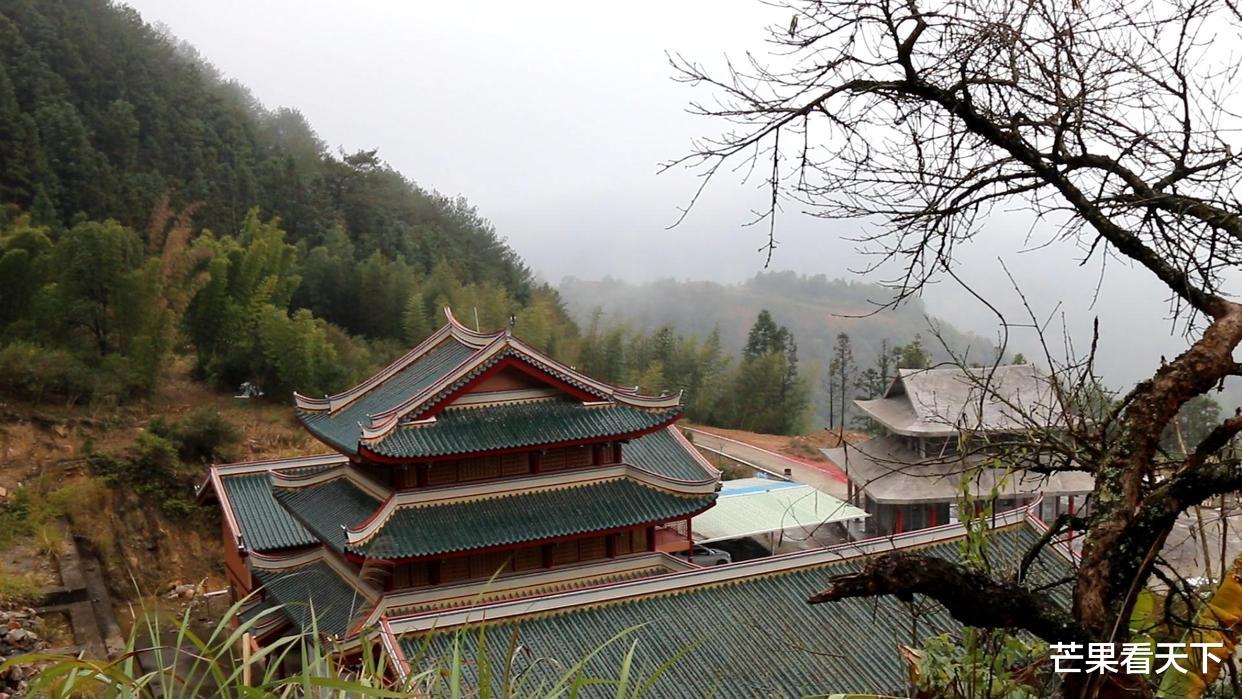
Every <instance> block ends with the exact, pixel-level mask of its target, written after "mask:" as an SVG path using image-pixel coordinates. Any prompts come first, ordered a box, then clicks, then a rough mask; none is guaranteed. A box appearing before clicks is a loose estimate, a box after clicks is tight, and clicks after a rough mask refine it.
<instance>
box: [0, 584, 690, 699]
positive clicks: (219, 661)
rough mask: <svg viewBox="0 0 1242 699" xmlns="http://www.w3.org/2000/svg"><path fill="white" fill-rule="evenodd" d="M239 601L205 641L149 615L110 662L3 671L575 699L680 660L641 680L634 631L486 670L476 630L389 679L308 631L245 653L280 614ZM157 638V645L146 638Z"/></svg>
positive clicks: (61, 690) (42, 658) (213, 685)
mask: <svg viewBox="0 0 1242 699" xmlns="http://www.w3.org/2000/svg"><path fill="white" fill-rule="evenodd" d="M244 604H245V600H242V601H239V602H237V603H235V604H234V605H233V606H232V607H230V608H229V609H228V611H227V612H226V613H225V614H224V616H223V618H222V619H221V621H220V622H219V623H217V624H216V626H215V627H213V628H211V629H210V630H208V631H207V632H205V634H202V635H200V634H199V633H195V631H194V630H193V629H192V626H191V622H190V616H191V615H190V611H189V610H187V611H186V614H185V615H184V616H183V617H182V618H181V619H180V620H179V622H178V624H177V625H176V626H175V627H174V628H172V629H166V630H163V631H161V628H160V625H159V622H158V620H157V619H156V617H154V616H153V615H148V616H146V617H145V622H144V623H143V624H138V625H135V628H134V631H133V633H132V634H131V636H130V638H129V642H128V644H127V647H126V649H125V651H124V652H123V653H122V654H121V655H120V656H119V657H118V658H117V659H115V660H94V659H88V658H78V657H76V656H71V655H56V654H48V653H35V654H30V655H25V656H18V657H14V658H10V659H8V660H7V661H5V662H4V663H0V673H3V672H4V671H5V669H7V668H8V667H10V666H14V665H33V664H38V665H39V666H40V670H39V672H38V673H36V674H35V676H34V678H33V680H32V682H31V685H30V694H31V696H35V697H65V696H94V697H105V698H109V699H111V698H117V699H120V698H126V699H129V698H134V699H138V698H145V697H161V696H162V697H195V696H215V697H222V698H224V699H231V698H233V697H237V698H241V697H246V698H248V699H253V698H255V697H311V696H313V697H316V698H317V699H327V698H329V697H393V698H396V697H408V696H419V697H437V698H439V697H443V698H445V699H450V698H451V699H458V698H459V697H477V698H478V699H489V698H492V697H495V698H497V699H499V698H502V697H503V698H504V699H526V698H531V699H533V698H535V697H541V698H547V699H553V698H556V697H576V696H579V695H580V693H581V692H582V691H583V689H585V688H588V687H590V688H592V695H593V696H594V695H597V694H598V695H610V696H614V697H617V699H639V698H640V697H644V696H649V694H650V691H651V687H652V686H653V685H654V684H655V682H656V681H657V680H658V679H659V678H660V676H661V675H663V673H664V672H666V671H668V670H669V669H670V668H671V667H672V666H673V665H674V664H675V663H676V662H677V661H678V660H680V657H681V656H680V655H677V656H674V657H673V658H671V659H669V660H667V661H666V662H664V663H663V664H662V665H660V666H659V667H657V668H656V670H655V671H653V672H652V673H651V674H650V675H648V676H646V677H640V676H638V675H637V674H636V672H635V671H634V667H635V658H636V655H637V652H638V642H637V641H634V640H630V639H628V638H627V637H628V636H630V635H631V633H632V632H633V631H634V629H627V630H625V631H622V632H621V633H618V634H617V635H616V636H613V637H612V638H611V639H609V640H608V641H606V642H605V643H604V644H602V645H601V646H600V647H598V648H596V649H594V650H592V651H590V652H589V653H586V654H585V655H583V656H582V657H581V658H578V659H577V660H576V661H574V662H572V663H568V662H567V663H564V664H557V665H556V667H558V668H563V669H560V670H558V671H557V672H556V673H555V674H551V675H549V674H539V673H529V672H526V671H522V672H514V669H513V668H512V667H492V666H490V664H489V663H488V661H487V654H486V653H485V652H483V650H482V649H484V648H486V643H485V641H486V639H485V638H484V637H483V634H484V633H485V631H484V630H482V629H478V630H466V631H461V632H459V636H458V639H460V634H466V633H478V634H480V638H479V643H478V645H479V648H480V653H479V657H478V658H470V657H466V656H465V655H464V654H463V653H462V652H461V648H462V645H463V644H461V643H459V642H454V644H453V649H452V654H451V656H448V657H444V658H428V657H415V658H409V659H407V662H408V664H409V665H410V667H411V669H412V670H411V672H410V673H409V675H408V676H407V677H406V678H404V679H403V680H396V679H395V676H396V674H395V673H393V672H392V667H391V665H390V661H389V659H388V658H387V657H386V656H385V655H383V654H380V653H377V652H375V651H374V649H373V648H372V647H371V646H364V647H363V648H362V655H361V657H360V658H358V659H357V660H356V661H351V662H349V663H344V662H342V661H341V657H340V654H339V653H338V652H337V651H338V650H339V649H337V648H336V647H334V646H333V645H332V644H331V643H330V642H327V641H324V640H322V639H321V638H320V635H319V634H318V633H316V632H315V630H314V629H311V630H310V631H308V632H307V633H306V634H304V635H301V636H289V637H285V638H281V639H279V640H277V641H274V642H272V643H271V644H269V645H267V646H265V647H263V648H262V649H260V650H259V651H258V652H256V653H254V654H245V655H243V654H242V653H241V651H240V648H241V639H242V637H243V635H244V634H246V633H247V632H249V631H251V630H252V629H253V628H254V627H255V626H256V625H258V624H260V623H262V622H263V621H265V619H266V618H267V617H268V616H269V615H272V614H279V613H280V610H279V609H277V608H272V609H268V610H265V611H263V612H262V613H260V614H258V615H256V616H254V617H253V618H251V619H249V620H245V621H241V620H240V617H239V612H240V610H241V608H242V606H243V605H244ZM311 616H312V617H313V616H314V615H313V614H312V615H311ZM235 622H239V623H235ZM157 638H158V639H162V640H161V641H160V642H151V641H150V639H157ZM614 643H628V644H629V646H628V650H627V651H626V653H625V654H624V656H623V657H622V659H621V661H620V662H619V663H618V664H617V666H616V668H615V669H614V671H613V672H612V673H610V675H609V676H606V677H605V676H597V675H592V674H590V673H589V672H588V671H587V669H586V668H587V665H588V664H589V663H590V662H591V661H592V660H593V659H594V658H595V657H596V656H597V655H599V654H600V653H601V652H603V651H604V650H605V649H607V648H608V647H609V646H611V645H612V644H614ZM513 655H514V654H513V653H510V654H509V657H513ZM536 674H538V676H536ZM470 677H473V678H476V679H475V680H474V682H473V683H472V682H471V681H470V680H468V679H467V678H470ZM475 685H477V686H475Z"/></svg>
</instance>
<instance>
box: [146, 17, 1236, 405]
mask: <svg viewBox="0 0 1242 699" xmlns="http://www.w3.org/2000/svg"><path fill="white" fill-rule="evenodd" d="M131 4H132V5H133V6H134V7H136V8H137V9H138V10H140V11H141V12H142V13H143V15H144V17H146V18H147V19H148V20H150V21H152V22H163V23H165V24H166V25H167V26H168V27H169V29H170V30H171V31H172V32H173V33H175V34H176V35H177V36H179V37H181V38H184V39H185V40H187V41H189V42H190V43H192V44H194V45H195V46H196V47H197V48H198V49H199V50H200V51H201V53H202V55H203V56H204V57H205V58H206V59H208V60H210V61H212V62H213V63H214V64H215V65H216V66H217V67H218V68H219V69H220V70H221V72H222V73H223V74H225V75H226V76H229V77H232V78H235V79H237V80H239V81H241V82H242V83H244V84H246V85H247V86H249V87H250V88H251V90H252V91H253V93H254V94H255V95H256V96H257V98H258V99H260V100H262V101H263V102H264V103H265V104H267V105H269V106H277V105H296V106H298V107H299V109H301V111H302V112H303V113H304V114H305V115H306V117H307V119H308V120H309V121H310V122H311V123H313V124H315V125H316V128H317V130H318V131H319V133H320V135H321V137H322V138H323V139H324V140H325V141H326V142H328V143H331V144H339V145H340V146H341V147H343V148H344V149H345V150H346V151H351V150H354V149H357V148H364V147H365V148H373V147H379V148H381V153H382V154H383V155H384V157H386V158H387V159H388V161H389V162H390V163H391V164H392V165H393V166H394V167H395V168H396V169H398V170H400V171H401V172H403V173H404V174H406V175H407V176H408V177H410V178H412V179H413V180H415V181H419V182H426V183H429V184H431V185H433V186H435V187H436V188H437V189H439V190H440V191H442V192H444V193H446V194H449V195H456V194H462V195H465V196H467V197H469V198H470V200H471V202H473V203H474V204H476V205H477V206H478V208H479V211H480V213H481V214H482V215H483V216H485V217H487V218H488V219H490V220H491V221H492V222H493V223H494V224H495V226H496V229H497V231H498V232H499V233H500V234H501V235H503V236H505V237H507V239H508V241H509V242H510V243H511V244H512V246H513V247H514V248H515V249H516V250H517V251H518V252H519V253H520V254H521V255H522V256H523V258H524V259H525V260H526V261H527V262H528V263H529V264H530V265H531V267H532V268H533V270H534V271H535V272H536V274H537V275H539V276H540V277H542V278H543V279H545V280H547V281H550V282H551V283H553V284H558V283H559V282H560V280H562V279H563V278H565V277H575V278H577V279H579V280H601V279H604V278H605V277H608V276H611V277H613V278H615V279H624V280H626V281H629V282H634V283H644V282H651V281H655V280H659V279H668V278H673V279H679V280H696V281H702V280H708V281H711V282H716V283H719V284H737V283H740V282H743V281H745V280H747V279H750V278H751V277H753V276H754V275H755V274H756V273H758V272H760V271H763V269H764V261H765V260H764V256H763V255H762V254H760V253H758V252H756V250H757V248H759V247H760V245H762V244H763V242H764V236H765V233H766V231H764V230H761V229H760V228H759V227H746V226H745V225H744V224H745V223H747V222H748V221H750V220H751V219H752V218H753V217H752V215H751V211H752V210H753V209H756V208H759V207H761V206H762V201H763V197H764V195H765V193H764V192H763V191H762V183H761V182H759V181H758V180H759V179H761V178H755V179H751V180H750V181H746V180H745V174H746V173H744V172H735V173H726V175H725V176H723V177H722V178H721V179H720V180H719V181H718V182H716V183H715V184H714V185H713V186H711V187H709V188H708V189H707V191H706V193H705V194H704V196H703V197H702V198H701V199H700V200H699V201H698V203H697V205H696V207H695V209H694V210H693V211H692V212H691V214H690V215H689V216H688V217H687V218H686V220H685V221H684V222H683V223H681V224H680V225H679V226H676V227H674V228H671V229H670V228H669V226H670V224H672V223H673V222H674V221H676V220H677V219H678V216H679V209H680V207H683V206H685V204H686V203H687V202H688V201H689V200H690V198H691V197H692V195H693V193H694V191H695V189H696V187H697V186H698V183H699V181H698V179H697V178H696V177H695V176H694V174H693V173H690V172H685V171H681V170H673V171H670V172H667V173H665V174H657V173H658V167H659V164H660V163H662V162H666V161H668V160H670V159H672V158H675V157H677V156H679V155H681V154H683V153H684V152H686V150H687V149H688V148H689V144H690V143H691V141H692V139H694V138H696V137H703V136H708V135H712V134H714V133H715V132H716V131H717V130H718V129H719V128H720V125H719V124H713V123H710V122H707V121H704V120H701V119H698V118H695V117H692V116H690V115H688V114H687V113H686V111H685V110H686V106H687V104H688V103H690V102H691V101H692V100H694V99H709V96H710V93H709V92H707V91H704V90H696V89H695V88H693V87H691V86H687V85H683V84H679V83H675V82H674V81H672V80H671V75H672V71H671V70H670V69H669V67H668V63H667V54H668V52H679V53H681V54H684V55H686V56H689V57H692V58H694V59H696V60H699V61H702V62H704V63H706V64H708V65H720V64H721V63H722V61H723V60H724V56H725V55H726V54H729V55H731V56H735V57H736V56H741V55H743V54H744V52H745V51H747V50H763V49H764V47H763V27H764V25H765V24H767V23H769V22H777V23H780V22H782V21H783V22H786V23H787V22H788V18H787V17H784V16H783V15H780V13H779V11H777V10H774V9H773V8H770V7H767V6H765V5H763V4H762V3H757V2H750V1H747V0H736V1H726V2H707V1H706V0H696V1H692V2H684V3H676V4H674V5H669V4H666V3H655V2H638V3H633V4H631V5H629V6H627V8H626V11H625V12H617V11H615V8H610V7H607V6H595V5H581V4H576V3H563V4H560V5H558V4H556V3H541V4H539V5H538V6H528V5H520V6H519V5H515V4H507V3H499V2H495V3H492V2H481V3H469V4H458V3H449V2H432V3H417V4H413V3H411V4H408V5H407V4H357V3H349V4H346V5H335V6H332V5H319V4H307V3H303V2H299V1H298V0H274V1H272V2H265V3H260V4H253V3H243V2H240V1H239V0H222V2H218V3H193V2H166V1H162V0H133V1H132V2H131ZM243 15H244V16H246V17H247V18H248V21H246V22H240V23H239V22H236V21H235V17H237V16H243ZM602 26H607V27H608V28H609V31H607V32H599V31H593V30H590V28H592V27H602ZM462 27H469V31H470V32H472V33H473V35H474V36H475V37H476V40H472V41H466V42H463V41H460V40H459V38H457V37H456V36H454V35H453V34H452V32H458V31H460V30H461V28H462ZM450 29H451V30H452V32H450V31H448V30H450ZM325 47H330V49H325ZM376 65H383V66H385V68H384V69H383V70H376V69H375V66H376ZM362 105H365V108H363V107H362ZM865 230H866V229H865V228H864V225H863V224H861V223H859V222H848V221H847V222H841V221H824V220H819V219H814V218H811V217H808V216H804V215H802V213H801V212H800V210H799V207H798V206H797V205H795V204H792V203H787V204H786V206H785V207H784V209H783V210H782V212H781V216H780V218H779V219H778V225H777V238H778V241H779V242H780V246H779V247H778V248H777V249H776V251H775V254H774V256H773V259H772V263H771V267H770V269H771V270H790V271H793V272H796V273H799V274H804V275H821V274H822V275H825V276H826V278H827V279H838V278H839V279H845V280H849V281H850V282H865V283H876V282H881V281H883V280H884V279H886V278H887V277H889V276H891V274H892V272H893V270H884V269H881V270H878V271H876V272H872V273H869V274H866V275H859V274H857V273H856V272H857V271H858V270H861V269H864V268H866V267H868V265H869V263H870V262H872V261H873V260H872V258H869V257H868V256H866V255H865V254H862V253H860V252H859V251H857V250H856V244H855V243H854V242H852V241H851V239H852V238H856V237H858V235H859V234H860V233H862V232H864V231H865ZM1057 235H1058V233H1057V229H1056V228H1055V227H1054V225H1053V224H1052V223H1048V222H1036V221H1032V220H1031V218H1030V217H1029V216H1028V215H1027V214H1025V213H1024V212H1021V211H1016V212H1011V211H1003V210H997V211H995V212H994V213H993V215H992V216H991V217H989V219H988V220H987V221H985V222H983V223H982V225H981V226H980V229H979V232H978V235H977V236H976V238H975V239H974V240H972V241H970V242H969V243H968V244H966V245H963V246H960V247H959V248H958V250H957V251H956V253H955V254H956V258H957V261H958V266H957V271H958V274H959V275H960V277H961V279H962V280H963V281H965V282H966V283H968V284H970V285H971V286H972V287H973V288H974V290H975V291H976V292H977V293H978V294H979V295H981V296H983V297H984V298H986V299H987V300H988V301H989V302H990V303H991V304H992V305H994V306H995V307H996V308H998V309H999V310H1001V311H1002V312H1003V313H1004V314H1005V315H1006V316H1007V317H1008V318H1009V319H1010V321H1011V322H1021V323H1025V324H1028V325H1029V321H1028V320H1027V319H1026V317H1025V311H1024V309H1023V303H1022V301H1021V299H1020V297H1019V296H1018V294H1017V293H1016V292H1015V291H1014V289H1013V286H1012V285H1011V283H1010V280H1009V278H1008V277H1007V275H1006V274H1005V272H1004V270H1003V269H1002V268H1001V265H1000V264H999V260H1003V261H1004V263H1005V265H1006V266H1007V267H1008V270H1009V272H1010V273H1012V275H1013V277H1014V279H1015V281H1016V282H1017V283H1018V285H1019V287H1020V288H1021V290H1022V291H1023V292H1024V293H1025V295H1026V297H1027V300H1028V302H1029V303H1030V305H1031V307H1032V308H1033V309H1034V311H1035V313H1036V314H1037V316H1038V317H1039V318H1040V322H1041V324H1045V330H1046V335H1047V336H1048V339H1049V341H1050V342H1051V344H1052V349H1053V350H1054V352H1057V353H1060V352H1062V351H1063V350H1064V348H1065V346H1066V345H1067V344H1069V343H1072V344H1073V345H1074V346H1075V347H1076V348H1077V351H1085V348H1086V347H1087V345H1088V344H1089V343H1090V339H1091V328H1092V322H1093V320H1094V319H1096V318H1098V319H1099V327H1100V333H1101V337H1100V343H1099V359H1100V361H1099V362H1098V365H1099V366H1100V367H1102V370H1103V372H1104V374H1105V378H1106V380H1107V381H1109V382H1110V383H1112V384H1113V385H1117V386H1121V385H1124V384H1126V383H1128V382H1132V381H1135V380H1137V379H1139V378H1142V377H1144V376H1147V375H1150V373H1151V371H1152V370H1153V369H1154V368H1155V367H1157V366H1158V365H1159V361H1160V357H1161V356H1162V355H1164V356H1170V357H1171V356H1173V355H1175V354H1176V353H1177V352H1179V351H1180V350H1181V349H1182V348H1184V347H1185V342H1184V341H1183V340H1182V336H1181V330H1182V329H1181V328H1177V327H1173V326H1172V325H1171V324H1170V323H1168V322H1161V321H1159V320H1158V319H1160V318H1162V317H1165V315H1167V313H1166V312H1167V310H1168V304H1167V301H1166V296H1167V295H1166V294H1165V293H1164V292H1162V290H1161V288H1160V287H1159V285H1157V284H1155V283H1154V282H1153V281H1152V280H1151V279H1150V278H1149V276H1148V275H1147V274H1146V273H1145V272H1142V271H1136V270H1133V269H1129V268H1127V267H1126V266H1125V265H1124V264H1122V263H1119V262H1117V261H1116V260H1109V261H1107V262H1105V261H1102V260H1101V259H1100V258H1099V257H1098V255H1097V256H1096V257H1094V258H1092V259H1091V260H1090V261H1088V263H1087V264H1086V265H1082V266H1080V264H1079V263H1080V258H1081V256H1082V255H1083V254H1084V251H1083V250H1082V249H1081V246H1080V244H1079V243H1078V242H1076V241H1064V240H1058V239H1057ZM1102 263H1103V264H1104V268H1103V284H1102V285H1101V286H1100V293H1099V294H1098V296H1097V295H1096V293H1095V290H1096V287H1097V284H1098V282H1099V281H1100V279H1101V264H1102ZM606 286H607V285H602V286H599V287H594V288H587V287H583V286H582V285H581V284H578V285H576V286H575V285H569V286H566V287H565V289H566V292H567V294H568V295H569V297H570V298H569V300H570V302H571V304H572V305H573V306H574V307H575V309H581V308H589V307H591V306H592V305H594V304H593V302H592V300H591V299H588V298H584V297H581V296H580V294H585V293H588V292H589V293H591V294H603V293H604V292H603V289H604V288H605V287H606ZM614 291H615V289H614ZM725 297H727V298H733V297H732V296H728V295H727V294H726V296H725ZM615 298H616V296H615V294H613V293H611V292H610V293H609V294H608V295H603V296H600V297H599V298H598V299H595V303H599V304H601V305H602V304H606V303H612V302H613V300H614V299H615ZM702 298H705V299H708V300H712V301H715V302H716V303H721V302H720V301H719V299H717V298H715V294H713V293H706V294H702ZM825 303H827V304H829V305H831V304H833V303H836V301H835V300H833V299H826V300H825ZM923 304H924V306H923V307H922V308H917V307H912V308H911V309H910V310H909V311H906V312H905V313H908V315H901V314H898V315H894V316H893V317H892V318H893V320H892V321H884V322H892V323H894V324H899V323H900V324H906V323H912V322H916V321H917V320H918V319H919V318H921V316H922V315H923V313H924V311H925V312H926V313H927V314H929V315H931V316H934V317H939V318H942V319H944V320H946V321H948V322H949V323H951V324H952V325H953V326H954V327H956V328H958V329H960V330H962V331H963V332H970V333H975V334H977V335H978V336H979V337H981V338H987V339H989V340H993V339H995V338H997V337H998V336H999V334H1000V325H999V323H998V319H997V317H996V315H995V314H994V313H993V312H992V311H991V310H989V308H988V307H987V306H986V305H984V304H983V303H981V302H980V301H979V300H978V299H977V298H975V296H974V295H972V294H971V293H970V292H968V291H966V290H965V289H964V288H962V287H961V286H960V285H959V284H958V283H957V282H955V281H953V280H951V279H942V280H941V281H940V282H939V283H938V284H936V285H934V286H933V287H930V288H928V289H927V290H926V293H925V294H924V296H923ZM739 312H740V311H739ZM747 312H749V309H747ZM824 317H825V318H827V315H825V316H824ZM687 320H688V319H687ZM824 323H825V325H826V327H827V328H829V330H828V332H827V333H825V334H831V332H832V331H831V328H835V327H837V326H838V325H841V324H842V323H845V321H835V320H824ZM1063 323H1064V324H1063ZM908 329H910V330H921V331H926V328H925V327H918V328H913V327H911V328H908ZM806 334H807V336H808V338H809V337H810V336H811V335H812V334H813V333H811V332H807V333H806ZM1009 342H1010V347H1009V353H1010V354H1012V352H1013V351H1021V352H1022V353H1024V354H1025V355H1026V356H1028V357H1031V358H1035V357H1038V356H1039V355H1040V353H1041V348H1040V343H1039V341H1038V338H1037V337H1036V335H1035V333H1034V332H1033V331H1032V330H1030V329H1029V328H1025V329H1022V328H1014V329H1012V331H1011V333H1010V340H1009ZM1223 402H1224V403H1225V405H1226V407H1231V406H1232V405H1234V404H1235V401H1233V400H1232V399H1230V400H1226V401H1223Z"/></svg>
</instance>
